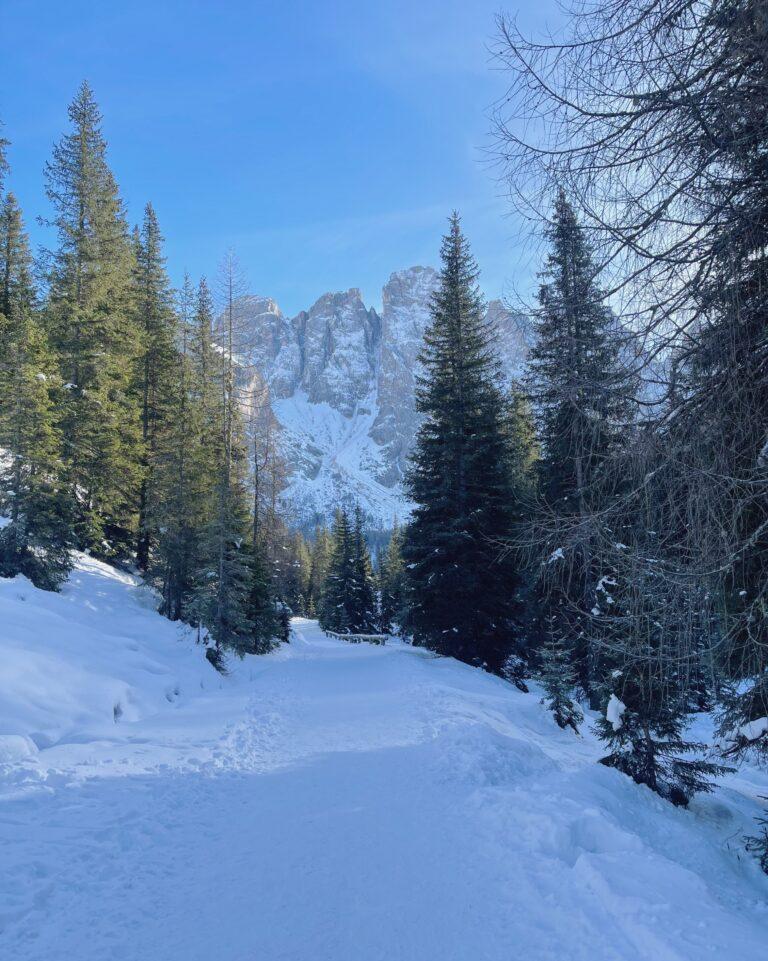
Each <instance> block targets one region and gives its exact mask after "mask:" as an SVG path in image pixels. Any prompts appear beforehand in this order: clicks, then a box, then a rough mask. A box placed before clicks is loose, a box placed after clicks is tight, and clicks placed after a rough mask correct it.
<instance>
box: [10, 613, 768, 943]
mask: <svg viewBox="0 0 768 961" xmlns="http://www.w3.org/2000/svg"><path fill="white" fill-rule="evenodd" d="M251 670H252V681H250V682H249V683H248V685H246V688H247V689H246V691H245V693H244V688H243V686H242V685H241V686H240V687H237V688H236V691H235V693H233V694H232V695H231V698H230V700H231V713H230V716H229V718H228V719H227V718H226V717H225V715H226V712H223V713H221V712H220V713H219V714H215V719H214V721H212V722H211V725H210V730H208V729H205V728H204V725H203V724H202V723H198V724H197V726H195V727H194V731H195V735H194V737H193V738H191V739H190V740H189V742H188V743H185V742H184V740H183V738H180V737H179V736H178V733H177V734H175V735H174V737H166V739H165V741H163V739H162V737H160V736H159V735H158V733H157V731H158V730H160V731H162V730H163V728H162V727H160V728H153V726H152V721H151V719H150V720H148V721H143V722H138V723H136V724H135V725H133V727H134V728H135V729H136V733H135V735H133V736H131V737H127V738H126V737H123V738H122V739H121V740H120V742H119V745H118V746H117V747H116V748H115V749H114V750H112V751H111V750H110V748H109V745H106V746H105V744H104V742H97V743H94V744H88V743H83V744H78V743H77V740H76V739H74V740H70V741H69V743H68V744H60V745H59V746H58V747H54V748H51V750H50V751H45V750H44V751H42V752H40V755H39V756H38V758H37V759H36V761H35V762H34V763H33V762H31V761H28V762H25V763H24V764H20V765H16V766H15V767H13V766H10V767H7V769H6V772H5V781H3V787H5V788H8V787H9V785H10V786H11V787H12V788H15V789H16V790H10V791H6V793H5V800H3V801H2V802H0V845H1V850H2V857H1V859H0V861H1V864H0V958H2V959H3V961H60V959H61V961H64V959H67V961H91V959H93V961H96V959H99V961H105V959H124V961H181V959H184V961H326V959H327V961H433V959H434V961H438V959H439V961H502V959H503V961H510V959H517V958H520V959H522V958H526V959H532V961H550V959H551V961H651V959H653V961H704V959H713V961H721V959H722V961H765V958H766V956H768V949H766V943H768V939H767V938H766V934H768V913H767V912H766V907H765V904H766V895H768V884H766V883H765V881H764V879H763V878H762V876H761V875H760V872H759V870H758V869H757V868H756V867H755V865H754V864H752V863H751V862H750V861H749V860H748V859H741V860H740V859H738V858H737V857H735V856H734V854H733V853H732V851H730V850H729V849H728V848H727V846H726V845H725V844H724V843H723V841H722V839H723V838H724V837H726V836H727V835H728V834H730V832H732V831H734V830H737V828H738V823H731V821H730V820H729V819H732V818H733V815H732V814H731V813H729V812H730V808H727V807H726V806H724V805H723V803H722V802H718V801H716V800H704V801H702V802H700V804H699V807H698V809H695V810H694V811H692V812H687V811H679V810H676V809H673V808H671V807H670V806H669V805H667V804H665V802H663V801H661V800H660V799H658V798H656V797H655V796H653V795H652V794H651V793H650V792H648V791H646V790H644V789H640V788H638V787H636V786H635V785H634V784H632V783H631V782H630V781H629V780H628V779H626V778H624V777H622V776H621V775H619V774H618V773H617V772H615V771H610V770H607V769H605V768H602V767H600V766H598V765H596V764H595V763H594V761H595V757H596V749H595V745H594V743H593V741H592V739H591V738H590V737H585V738H582V739H580V738H576V737H575V736H574V735H573V734H571V733H570V732H567V733H565V732H561V731H559V730H558V729H557V728H556V727H555V725H554V724H553V723H552V722H551V719H550V718H549V717H548V715H546V714H545V713H544V712H543V710H542V708H541V707H540V706H539V704H538V700H537V698H536V696H535V695H523V694H521V693H519V692H517V691H516V690H515V689H514V688H512V687H511V686H510V685H508V684H506V683H505V682H503V681H501V680H499V679H497V678H492V677H489V676H488V675H485V674H483V673H481V672H479V671H476V670H473V669H471V668H468V667H466V666H464V665H460V664H457V663H455V662H453V661H450V660H446V659H438V658H434V657H432V656H430V655H428V654H427V653H426V652H424V651H421V650H418V649H414V648H409V647H407V646H405V645H402V644H398V643H393V644H391V645H390V646H387V647H384V648H375V647H369V646H367V645H349V644H344V643H343V642H338V641H333V640H330V639H327V638H326V637H325V636H324V635H323V634H322V633H321V632H320V630H319V628H318V627H317V626H316V624H315V623H314V622H312V621H305V620H301V619H296V620H295V621H294V638H293V642H292V644H291V645H290V647H289V648H288V649H284V650H283V651H281V652H279V653H277V654H276V655H272V656H269V657H267V658H262V659H260V661H259V662H258V664H257V665H256V666H255V667H253V668H252V669H251ZM220 697H221V699H225V700H226V699H227V698H228V697H230V695H229V694H228V692H227V691H224V692H220ZM210 704H211V698H210V697H208V698H203V699H201V700H200V702H199V704H197V706H195V704H194V703H193V704H192V705H187V706H186V707H185V708H184V709H183V710H185V711H188V712H192V714H190V716H192V715H193V714H194V711H195V710H197V711H198V712H199V711H201V710H206V709H208V708H209V707H210ZM222 717H224V718H225V719H224V720H223V721H222V722H221V723H219V721H220V719H221V718H222ZM157 743H160V744H161V749H160V750H156V745H157ZM48 754H50V756H51V758H52V760H53V762H54V763H52V764H51V765H49V766H47V765H46V755H48ZM57 765H58V767H57ZM14 779H15V780H14ZM697 803H698V802H697ZM720 821H722V822H723V823H719V822H720Z"/></svg>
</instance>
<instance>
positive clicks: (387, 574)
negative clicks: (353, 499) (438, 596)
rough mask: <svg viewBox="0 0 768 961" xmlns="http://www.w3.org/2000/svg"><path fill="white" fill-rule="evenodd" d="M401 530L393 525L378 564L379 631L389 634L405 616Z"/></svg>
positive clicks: (396, 525)
mask: <svg viewBox="0 0 768 961" xmlns="http://www.w3.org/2000/svg"><path fill="white" fill-rule="evenodd" d="M403 536H404V535H403V530H402V528H401V527H400V526H399V525H398V524H395V526H394V528H393V530H392V536H391V537H390V539H389V543H388V544H387V546H386V548H385V550H384V553H383V555H382V556H381V560H380V563H379V571H378V582H379V629H380V630H381V631H383V632H384V633H385V634H389V633H391V631H393V630H394V629H395V627H396V626H398V627H399V625H400V624H401V623H402V620H403V617H404V615H405V564H404V563H403Z"/></svg>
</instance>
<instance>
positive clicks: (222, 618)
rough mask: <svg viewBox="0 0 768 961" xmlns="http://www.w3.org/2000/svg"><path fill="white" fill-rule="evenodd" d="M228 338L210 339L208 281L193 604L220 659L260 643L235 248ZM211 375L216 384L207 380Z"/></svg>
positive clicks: (228, 284)
mask: <svg viewBox="0 0 768 961" xmlns="http://www.w3.org/2000/svg"><path fill="white" fill-rule="evenodd" d="M221 292H222V304H223V312H222V324H221V333H222V339H223V341H224V342H223V344H221V345H220V350H215V349H214V347H213V343H212V341H211V326H210V323H209V322H210V320H211V316H210V313H211V303H210V297H209V294H208V290H207V286H203V287H202V288H201V291H200V302H199V305H198V306H199V310H198V312H199V315H200V316H199V325H198V330H199V337H200V341H201V348H200V349H201V361H202V362H203V367H204V371H205V374H204V376H205V380H204V381H203V382H202V383H201V384H200V390H201V394H202V396H203V398H204V407H205V408H206V413H205V417H206V423H208V424H210V425H211V432H210V436H208V437H206V438H205V440H204V446H205V449H206V453H207V454H209V455H211V456H212V458H213V463H212V465H211V473H210V475H209V476H210V477H211V480H212V504H211V516H210V520H209V521H208V524H207V527H206V531H205V534H204V537H203V545H202V551H201V558H202V563H201V564H200V567H199V570H198V573H197V578H196V581H197V588H196V592H195V604H194V609H195V612H196V615H197V616H198V617H199V619H200V621H201V622H202V624H203V625H204V626H205V627H206V628H207V630H208V631H209V633H210V635H211V636H212V637H213V639H214V641H215V643H216V648H215V651H216V653H215V654H214V655H212V658H211V659H212V660H213V661H214V663H217V662H218V660H219V658H220V654H221V652H222V649H228V650H232V651H234V652H235V653H237V654H239V655H243V654H246V653H253V652H254V650H255V649H256V646H257V645H256V639H255V634H254V622H253V620H252V619H251V609H252V601H251V591H252V587H253V580H252V575H253V565H252V556H251V553H250V551H249V544H250V541H249V535H250V534H251V532H252V530H253V525H252V520H253V518H252V517H251V515H250V511H249V501H250V499H249V497H248V478H247V473H248V454H247V449H246V443H245V434H244V429H243V421H242V416H241V413H240V409H239V406H238V396H237V393H236V383H235V371H234V334H235V315H236V301H237V264H236V261H235V258H234V255H233V254H231V253H229V254H228V255H227V256H226V258H225V260H224V262H223V264H222V268H221ZM209 377H211V378H212V382H211V383H212V384H213V385H215V387H216V388H217V389H216V390H212V389H211V385H210V384H208V383H207V382H206V381H207V380H208V378H209Z"/></svg>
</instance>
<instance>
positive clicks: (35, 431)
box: [0, 194, 73, 590]
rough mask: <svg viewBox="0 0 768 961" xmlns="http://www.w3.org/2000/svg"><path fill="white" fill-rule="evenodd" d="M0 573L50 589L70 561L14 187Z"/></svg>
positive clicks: (54, 389)
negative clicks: (3, 523) (5, 521)
mask: <svg viewBox="0 0 768 961" xmlns="http://www.w3.org/2000/svg"><path fill="white" fill-rule="evenodd" d="M0 345H2V360H0V447H3V448H5V451H6V457H5V458H4V460H3V463H2V466H1V467H0V507H1V508H2V510H3V513H5V514H6V516H7V517H8V520H9V523H8V524H7V525H6V526H5V527H3V529H2V531H0V574H1V575H2V576H4V577H12V576H14V575H15V574H24V575H26V576H27V577H29V579H30V580H31V581H32V582H33V583H34V584H35V585H37V586H38V587H42V588H45V589H48V590H55V589H57V588H58V586H59V585H60V584H61V582H62V581H63V580H64V579H65V578H66V576H67V573H68V572H69V569H70V567H71V548H72V546H73V543H72V520H73V518H72V511H71V501H70V497H69V492H68V490H67V487H66V482H65V477H64V470H63V464H62V450H61V433H60V431H59V429H58V423H57V400H58V399H59V396H58V395H59V394H60V381H59V380H58V377H57V373H58V372H57V369H56V361H55V357H54V356H53V353H52V352H51V350H50V347H49V345H48V342H47V339H46V337H45V333H44V331H43V329H42V327H41V325H40V323H39V317H38V315H37V311H36V303H35V288H34V283H33V277H32V258H31V256H30V253H29V244H28V241H27V237H26V234H25V232H24V225H23V222H22V217H21V211H20V210H19V207H18V205H17V203H16V200H15V198H14V196H13V194H8V195H7V196H6V197H5V199H4V200H3V201H2V202H1V203H0Z"/></svg>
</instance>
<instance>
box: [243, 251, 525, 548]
mask: <svg viewBox="0 0 768 961" xmlns="http://www.w3.org/2000/svg"><path fill="white" fill-rule="evenodd" d="M437 279H438V275H437V272H436V271H435V270H433V269H432V268H431V267H411V268H410V269H408V270H401V271H397V272H396V273H394V274H392V276H391V277H390V279H389V281H388V282H387V283H386V284H385V286H384V289H383V291H382V311H381V316H379V315H378V314H377V312H376V311H375V310H373V309H372V308H368V307H366V306H365V304H364V303H363V300H362V297H361V294H360V291H359V290H357V289H356V288H352V289H350V290H347V291H345V292H339V293H328V294H324V295H323V296H322V297H320V299H319V300H317V301H316V303H315V304H314V305H313V306H312V307H310V309H309V310H308V311H301V313H299V314H298V315H297V316H296V317H294V318H292V319H290V320H289V319H287V318H286V317H285V316H284V315H283V313H282V311H281V310H280V308H279V307H278V306H277V304H276V303H275V302H274V301H273V300H271V299H269V298H267V297H257V296H248V297H243V298H241V299H240V301H239V302H238V304H237V321H236V334H235V344H234V347H235V352H236V353H237V354H238V356H239V357H241V358H243V364H244V367H246V368H247V369H248V370H249V378H252V380H253V383H254V385H255V387H256V386H257V387H258V388H259V389H263V385H266V386H267V388H268V389H269V394H270V401H271V407H272V412H273V414H274V417H275V420H276V422H277V424H278V426H279V428H280V438H281V448H282V451H283V454H284V456H285V458H286V461H287V464H288V470H289V478H288V486H287V488H286V490H285V492H284V494H283V498H284V501H285V503H286V504H287V505H288V506H289V508H290V516H291V517H293V519H294V521H295V523H296V524H297V526H302V527H310V526H312V525H313V524H314V523H316V522H317V521H318V520H321V519H326V520H327V519H328V518H329V517H330V516H331V513H332V511H333V509H334V507H335V506H336V505H337V504H339V503H346V504H348V505H349V506H352V505H353V504H354V503H359V504H360V505H361V507H362V508H363V510H364V511H365V513H366V515H367V517H368V520H369V523H370V525H371V526H372V527H375V528H382V529H387V528H389V527H391V525H392V522H393V521H394V519H395V518H401V519H402V518H403V517H405V516H406V515H407V514H408V510H409V505H408V503H407V500H406V498H405V496H404V494H403V490H402V479H403V473H404V470H405V466H406V462H407V458H408V455H409V453H410V450H411V448H412V446H413V441H414V437H415V434H416V430H417V428H418V424H419V415H418V413H417V411H416V407H415V387H416V376H417V373H418V359H417V358H418V354H419V351H420V350H421V345H422V338H423V334H424V330H425V328H426V326H427V324H428V322H429V306H430V300H431V296H432V294H433V292H434V290H435V288H436V285H437ZM488 314H489V316H490V317H492V318H493V320H494V323H495V324H496V326H497V329H498V344H499V351H500V356H501V358H502V362H503V365H504V369H505V374H506V376H507V377H508V378H509V377H513V376H517V375H518V374H519V372H520V368H521V366H522V364H523V362H524V360H525V357H526V354H527V350H528V336H529V331H528V326H527V321H526V319H525V318H521V317H519V316H516V315H513V314H511V313H510V312H509V311H507V310H506V309H505V308H504V307H503V305H502V304H501V302H500V301H491V302H490V303H489V305H488ZM245 381H246V382H247V381H248V378H245Z"/></svg>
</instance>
